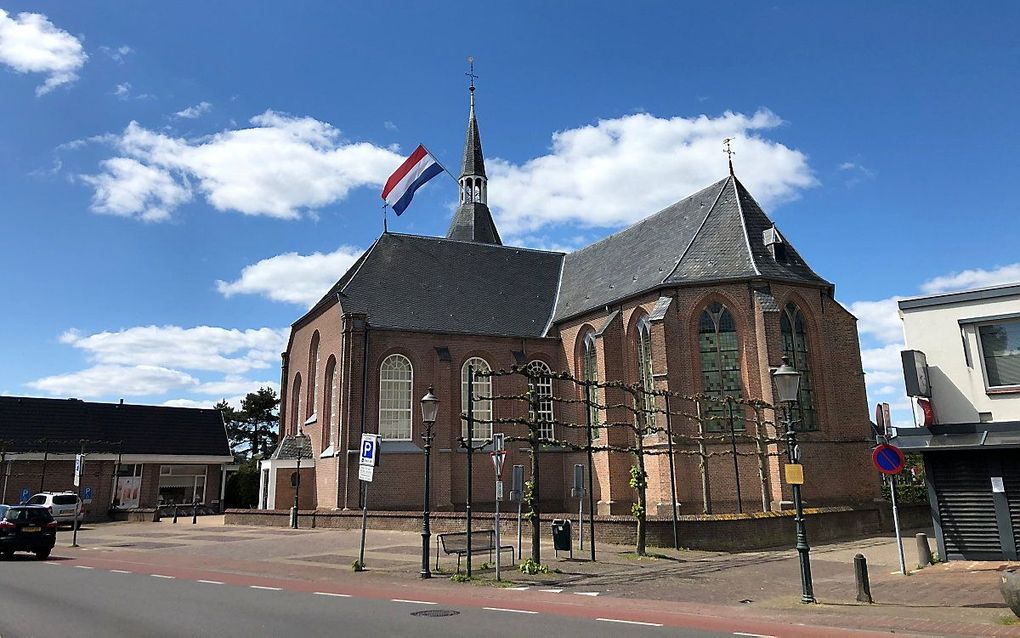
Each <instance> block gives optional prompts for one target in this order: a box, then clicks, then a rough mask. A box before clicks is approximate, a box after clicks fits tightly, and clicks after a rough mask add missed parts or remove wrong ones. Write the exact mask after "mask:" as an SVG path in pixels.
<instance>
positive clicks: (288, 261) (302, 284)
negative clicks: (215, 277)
mask: <svg viewBox="0 0 1020 638" xmlns="http://www.w3.org/2000/svg"><path fill="white" fill-rule="evenodd" d="M362 252H364V251H362V250H361V249H360V248H356V247H354V246H341V247H340V248H338V249H336V250H334V251H333V252H331V253H319V252H315V253H312V254H311V255H299V254H297V253H284V254H282V255H277V256H275V257H270V258H268V259H263V260H261V261H259V262H256V263H254V264H251V265H250V266H245V267H244V269H243V270H242V271H241V276H240V277H238V278H237V279H236V280H235V281H230V282H227V281H222V280H220V281H217V282H216V288H217V290H219V291H220V292H221V293H222V294H223V295H225V296H227V297H230V296H233V295H237V294H258V295H262V296H264V297H267V298H269V299H272V300H273V301H286V302H289V303H296V304H302V305H304V306H307V307H311V306H312V305H313V304H315V302H317V301H319V299H321V298H322V296H323V295H324V294H326V291H327V290H329V287H330V286H331V285H333V284H334V283H335V282H336V280H337V279H339V278H340V276H341V275H342V274H344V273H345V272H347V269H348V268H350V267H351V264H353V263H354V262H355V261H356V260H357V258H358V257H359V256H361V253H362Z"/></svg>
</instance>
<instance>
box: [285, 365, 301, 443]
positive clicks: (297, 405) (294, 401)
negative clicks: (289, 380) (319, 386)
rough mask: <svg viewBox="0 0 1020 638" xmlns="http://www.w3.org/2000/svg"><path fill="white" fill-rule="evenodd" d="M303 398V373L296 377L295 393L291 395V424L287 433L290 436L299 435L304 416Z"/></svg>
mask: <svg viewBox="0 0 1020 638" xmlns="http://www.w3.org/2000/svg"><path fill="white" fill-rule="evenodd" d="M302 399H303V397H302V395H301V373H300V372H298V373H297V374H295V375H294V391H293V392H292V393H291V399H290V401H291V404H290V423H288V424H287V425H288V427H287V431H288V432H289V433H290V434H297V431H298V426H299V425H300V424H301V419H302V416H301V415H302V414H303V412H302V411H301V405H302V403H301V401H302Z"/></svg>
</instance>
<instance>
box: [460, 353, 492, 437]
mask: <svg viewBox="0 0 1020 638" xmlns="http://www.w3.org/2000/svg"><path fill="white" fill-rule="evenodd" d="M469 367H470V368H472V369H473V371H474V373H475V379H474V385H473V386H471V387H472V392H473V393H474V399H475V400H474V406H473V408H472V415H471V416H472V418H474V421H475V427H474V430H473V431H472V432H471V438H472V440H474V441H485V440H488V439H491V438H492V399H491V398H488V397H492V377H490V376H478V374H477V373H479V372H481V373H488V372H490V371H491V370H492V368H490V367H489V364H488V362H486V361H485V359H482V358H479V357H472V358H471V359H468V360H467V361H466V362H464V367H463V368H461V372H460V410H461V413H462V416H463V420H462V422H461V436H463V437H464V438H467V435H468V431H467V413H468V384H469V383H471V379H470V378H469V377H468V368H469ZM479 397H482V398H479Z"/></svg>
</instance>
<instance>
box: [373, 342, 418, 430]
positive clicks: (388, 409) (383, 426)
mask: <svg viewBox="0 0 1020 638" xmlns="http://www.w3.org/2000/svg"><path fill="white" fill-rule="evenodd" d="M413 383H414V371H413V370H412V368H411V362H410V361H409V360H408V359H407V357H405V356H404V355H402V354H391V355H390V356H388V357H386V358H385V359H383V362H382V365H381V366H379V435H380V436H381V437H382V438H384V439H391V440H396V441H410V440H411V387H412V385H413Z"/></svg>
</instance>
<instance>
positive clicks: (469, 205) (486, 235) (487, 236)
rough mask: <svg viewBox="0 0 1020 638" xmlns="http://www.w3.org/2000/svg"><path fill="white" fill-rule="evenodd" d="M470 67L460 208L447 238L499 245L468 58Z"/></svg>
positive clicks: (472, 67)
mask: <svg viewBox="0 0 1020 638" xmlns="http://www.w3.org/2000/svg"><path fill="white" fill-rule="evenodd" d="M468 64H469V65H470V67H469V71H468V72H467V73H466V75H467V76H468V77H469V78H470V79H471V84H470V86H469V88H468V91H469V92H470V95H471V109H470V113H469V115H468V128H467V137H466V138H465V139H464V161H463V162H462V163H461V168H460V178H459V179H458V182H459V184H460V205H459V206H458V207H457V212H456V213H455V214H454V216H453V221H452V222H451V223H450V229H449V230H448V231H447V232H446V238H447V239H459V240H462V241H473V242H478V243H483V244H499V245H502V244H503V242H502V241H500V239H499V232H498V231H497V230H496V224H494V223H493V221H492V214H491V213H490V212H489V206H488V204H487V201H488V195H489V185H488V182H489V180H488V178H487V177H486V176H485V158H484V156H483V155H482V138H481V136H480V135H479V134H478V119H477V118H476V117H475V78H477V77H478V76H477V75H475V62H474V58H468Z"/></svg>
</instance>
